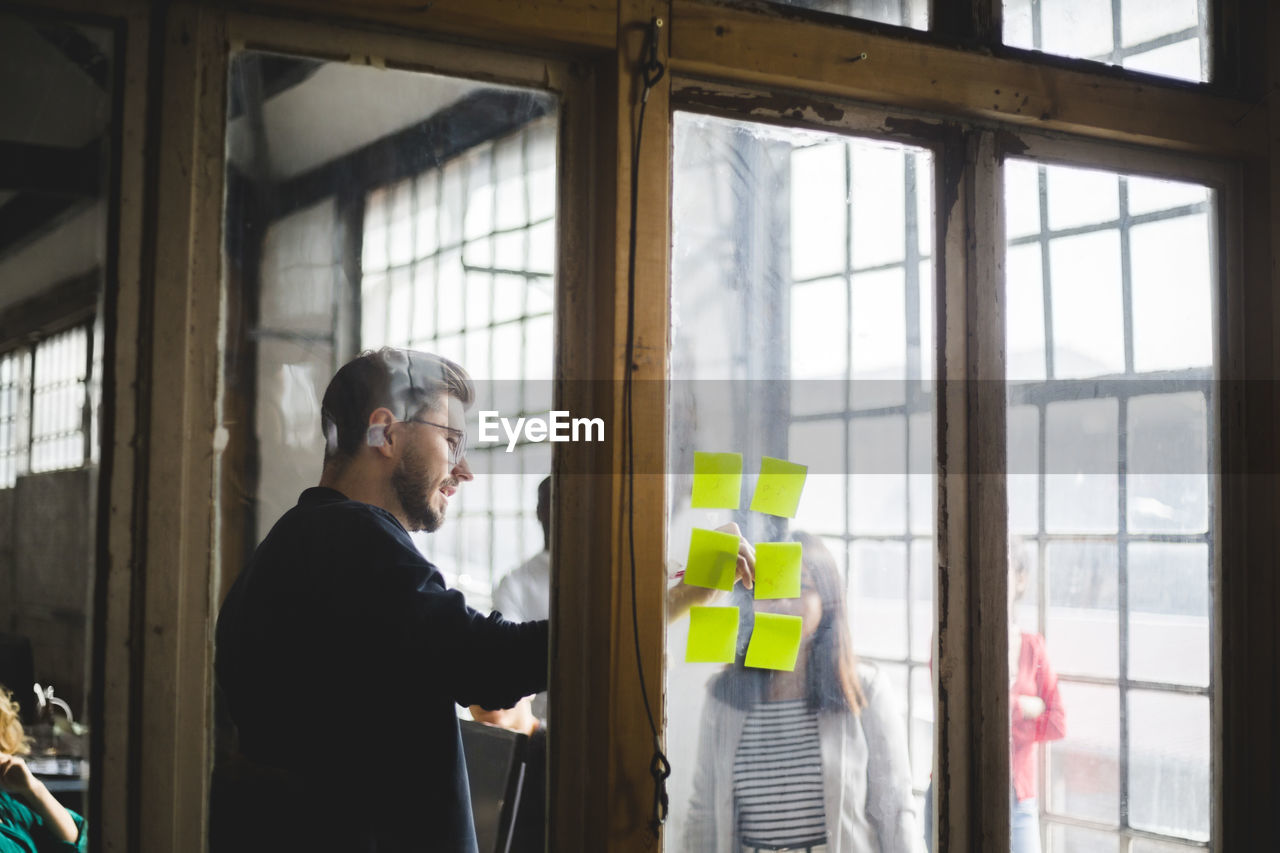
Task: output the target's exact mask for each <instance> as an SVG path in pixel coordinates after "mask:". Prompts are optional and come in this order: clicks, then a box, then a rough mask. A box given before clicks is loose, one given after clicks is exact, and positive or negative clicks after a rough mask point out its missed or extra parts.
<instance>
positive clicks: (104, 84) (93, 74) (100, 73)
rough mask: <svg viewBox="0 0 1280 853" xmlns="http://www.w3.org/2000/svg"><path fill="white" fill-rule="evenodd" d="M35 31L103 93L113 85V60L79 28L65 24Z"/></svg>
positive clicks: (41, 27)
mask: <svg viewBox="0 0 1280 853" xmlns="http://www.w3.org/2000/svg"><path fill="white" fill-rule="evenodd" d="M35 31H36V32H37V33H39V34H40V37H41V38H43V39H44V40H45V41H47V42H48V43H49V44H51V45H53V46H54V47H55V48H56V49H57V50H58V52H59V53H61V54H62V55H63V56H65V57H66V58H67V60H68V61H69V62H70V63H71V64H72V65H74V66H75V67H76V68H79V69H80V70H81V71H83V72H84V73H85V76H87V77H88V78H89V79H90V80H92V81H93V82H94V83H95V84H97V86H98V88H99V89H101V90H102V91H104V92H105V91H107V88H108V87H109V86H110V85H111V58H110V57H109V56H107V55H106V54H105V53H103V52H102V51H101V50H99V49H98V46H97V45H96V44H94V43H93V41H92V40H91V39H89V38H87V37H86V36H85V34H84V33H82V32H81V31H80V30H79V28H77V27H73V26H68V25H64V24H43V25H40V26H37V27H36V28H35Z"/></svg>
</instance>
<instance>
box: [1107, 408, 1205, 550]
mask: <svg viewBox="0 0 1280 853" xmlns="http://www.w3.org/2000/svg"><path fill="white" fill-rule="evenodd" d="M1208 409H1209V407H1208V402H1207V401H1206V400H1205V395H1204V394H1203V393H1201V392H1198V391H1195V392H1190V393H1181V394H1147V395H1143V396H1141V397H1133V398H1131V399H1130V401H1129V428H1128V430H1127V440H1126V443H1127V447H1126V452H1127V455H1128V463H1129V477H1128V485H1129V488H1128V490H1127V493H1126V495H1125V498H1126V501H1127V503H1128V507H1127V509H1128V518H1129V530H1130V531H1131V532H1134V533H1204V532H1206V531H1207V530H1208V525H1209V478H1208V476H1206V475H1207V473H1208V470H1209V468H1208V466H1209V448H1208V434H1207V431H1208V425H1209V411H1208Z"/></svg>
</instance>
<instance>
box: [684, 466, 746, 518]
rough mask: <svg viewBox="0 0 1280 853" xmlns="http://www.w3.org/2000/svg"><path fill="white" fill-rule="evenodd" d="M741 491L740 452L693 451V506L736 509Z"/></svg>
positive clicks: (697, 507)
mask: <svg viewBox="0 0 1280 853" xmlns="http://www.w3.org/2000/svg"><path fill="white" fill-rule="evenodd" d="M741 494H742V454H741V453H694V454H693V501H692V503H691V506H692V507H693V508H694V509H737V508H738V503H739V502H740V496H741Z"/></svg>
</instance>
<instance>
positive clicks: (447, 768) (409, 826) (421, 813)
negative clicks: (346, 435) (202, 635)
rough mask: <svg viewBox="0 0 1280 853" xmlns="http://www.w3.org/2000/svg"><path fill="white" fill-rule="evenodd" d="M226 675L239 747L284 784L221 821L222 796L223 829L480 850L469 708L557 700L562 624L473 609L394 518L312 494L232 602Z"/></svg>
mask: <svg viewBox="0 0 1280 853" xmlns="http://www.w3.org/2000/svg"><path fill="white" fill-rule="evenodd" d="M215 671H216V674H217V681H218V687H219V690H220V691H221V694H222V699H223V700H225V708H226V710H227V712H229V715H230V718H231V720H232V722H234V724H235V726H236V728H237V730H238V735H239V750H240V753H241V754H242V755H243V757H244V758H246V759H247V760H248V763H249V764H250V765H251V766H257V767H259V768H265V772H264V773H262V774H261V775H260V776H259V780H261V779H266V780H276V781H277V782H278V783H279V784H275V783H274V782H271V781H268V782H267V783H266V784H262V783H261V781H259V783H258V784H256V787H252V788H250V789H249V790H250V791H251V793H250V794H249V795H248V796H247V798H246V797H245V796H244V795H242V796H241V797H240V798H239V799H237V798H235V797H228V798H226V799H225V801H224V805H226V804H231V808H225V807H224V808H222V809H221V813H218V812H219V807H218V805H217V803H216V800H215V808H214V811H215V815H214V817H215V823H221V824H223V825H224V826H225V825H227V822H228V821H231V823H232V824H234V823H236V821H237V820H238V821H240V822H241V823H242V824H244V823H248V822H253V823H256V822H267V823H270V822H272V821H273V817H272V815H274V816H275V818H274V819H278V820H280V821H281V822H282V823H284V824H285V825H286V826H288V827H291V829H288V830H285V831H286V832H287V833H288V834H286V835H285V836H284V838H285V839H286V842H303V843H305V844H306V845H307V846H309V847H312V848H313V849H314V848H316V847H319V848H323V849H333V850H339V849H342V850H360V851H374V850H376V851H401V850H441V851H465V853H471V851H474V850H475V849H476V840H475V830H474V827H473V823H472V815H471V801H470V797H469V794H468V790H467V770H466V764H465V761H464V759H463V755H462V741H461V737H460V734H459V729H458V721H457V716H456V713H455V709H454V703H457V704H460V705H472V704H477V705H482V706H484V707H487V708H501V707H509V706H511V705H513V704H514V703H515V702H516V701H517V700H519V699H520V697H522V696H526V695H528V694H531V693H538V692H540V691H542V690H545V689H546V687H547V623H546V622H545V621H540V622H526V623H519V624H517V623H513V622H508V621H506V620H505V619H503V618H501V616H500V615H498V614H496V613H495V614H490V615H488V616H485V615H482V614H480V613H478V612H476V611H475V610H472V609H471V608H469V607H468V606H467V605H466V602H465V601H464V600H463V597H462V594H461V593H459V592H457V591H456V590H449V589H446V588H445V584H444V579H443V578H442V577H441V575H440V572H439V571H438V570H437V569H436V567H435V566H433V565H432V564H431V563H430V562H428V561H427V560H426V559H425V558H423V557H422V555H421V554H420V553H419V551H418V550H417V548H416V547H415V546H414V544H413V540H412V539H410V538H409V534H408V533H407V532H406V531H405V529H404V528H403V527H402V526H401V525H400V523H399V522H398V521H397V520H396V519H395V517H394V516H392V515H391V514H390V513H388V512H386V511H385V510H383V509H380V508H378V507H374V506H370V505H369V504H364V503H360V502H357V501H352V500H349V499H348V498H346V497H345V496H344V495H342V494H341V493H339V492H337V491H334V490H333V489H328V488H313V489H308V490H307V491H305V492H303V493H302V496H301V497H300V498H299V499H298V505H297V506H296V507H294V508H293V509H291V510H289V512H287V513H285V515H284V516H283V517H282V518H281V519H280V520H279V521H278V522H277V523H276V525H275V527H273V528H272V530H271V532H270V533H269V534H268V535H267V538H266V539H265V540H263V542H262V544H261V545H259V546H258V549H257V550H256V551H255V552H254V555H253V557H252V559H251V560H250V561H249V565H248V566H247V567H246V568H245V570H244V571H243V572H242V573H241V574H240V576H239V578H237V579H236V582H235V584H234V585H233V586H232V588H231V591H230V592H229V593H228V595H227V598H226V601H225V603H224V604H223V605H222V611H221V613H220V614H219V617H218V627H217V649H216V663H215ZM217 790H218V787H217V781H216V777H215V794H216V793H217ZM277 793H278V795H279V796H280V801H279V802H278V803H271V802H269V801H270V800H271V799H272V797H273V796H274V795H275V794H277ZM263 800H265V801H267V802H262V801H263ZM295 808H302V809H303V810H304V811H303V812H302V813H298V812H296V811H294V809H295ZM282 828H283V827H272V826H257V827H250V826H247V825H242V826H241V827H240V832H239V833H234V834H235V835H239V836H241V837H244V836H245V835H248V836H251V837H256V838H259V839H261V840H265V837H264V836H272V835H275V834H276V832H277V831H279V830H281V829H282ZM298 832H301V833H302V835H298V834H296V833H298ZM227 837H231V834H228V836H227ZM304 838H305V841H304ZM272 846H274V845H272ZM290 846H291V847H292V846H293V844H292V843H290ZM297 849H303V848H302V847H298V848H297Z"/></svg>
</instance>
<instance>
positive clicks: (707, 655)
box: [684, 606, 738, 663]
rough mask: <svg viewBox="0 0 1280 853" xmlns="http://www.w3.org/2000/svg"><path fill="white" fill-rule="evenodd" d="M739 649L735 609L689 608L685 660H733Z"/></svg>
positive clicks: (692, 661) (728, 661)
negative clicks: (687, 641)
mask: <svg viewBox="0 0 1280 853" xmlns="http://www.w3.org/2000/svg"><path fill="white" fill-rule="evenodd" d="M737 649H738V608H736V607H697V606H695V607H690V608H689V643H688V645H687V646H686V647H685V652H684V659H685V660H686V661H687V662H688V663H733V656H734V653H735V652H736V651H737Z"/></svg>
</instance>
